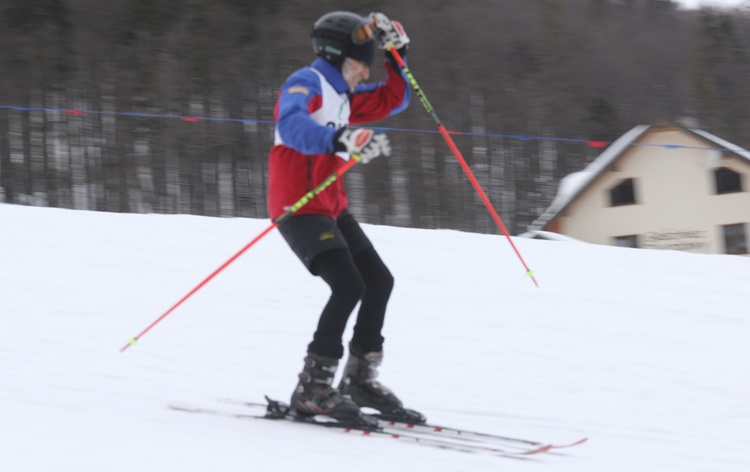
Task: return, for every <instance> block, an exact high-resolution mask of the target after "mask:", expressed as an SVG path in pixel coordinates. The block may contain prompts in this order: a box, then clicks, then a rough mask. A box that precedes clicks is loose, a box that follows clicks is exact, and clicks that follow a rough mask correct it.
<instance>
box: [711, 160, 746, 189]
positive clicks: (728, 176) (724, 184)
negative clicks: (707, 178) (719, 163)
mask: <svg viewBox="0 0 750 472" xmlns="http://www.w3.org/2000/svg"><path fill="white" fill-rule="evenodd" d="M714 182H715V183H716V194H717V195H721V194H723V193H734V192H741V191H742V175H741V174H739V173H737V172H735V171H733V170H732V169H727V168H726V167H721V168H719V169H716V170H715V171H714Z"/></svg>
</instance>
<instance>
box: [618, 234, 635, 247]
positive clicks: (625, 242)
mask: <svg viewBox="0 0 750 472" xmlns="http://www.w3.org/2000/svg"><path fill="white" fill-rule="evenodd" d="M613 239H614V245H615V246H617V247H640V246H639V245H638V236H637V235H635V234H631V235H628V236H615V237H614V238H613Z"/></svg>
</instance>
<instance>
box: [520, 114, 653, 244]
mask: <svg viewBox="0 0 750 472" xmlns="http://www.w3.org/2000/svg"><path fill="white" fill-rule="evenodd" d="M649 128H650V126H649V125H638V126H636V127H635V128H633V129H631V130H630V131H628V132H627V133H625V134H623V135H622V136H620V138H619V139H617V141H615V142H613V143H612V144H610V146H609V147H608V148H607V149H606V150H605V151H604V152H603V153H601V154H599V157H597V158H596V159H594V160H593V161H592V162H591V163H590V164H589V165H588V166H586V168H585V169H583V170H582V171H579V172H574V173H572V174H568V175H566V176H565V177H563V179H562V180H561V181H560V186H559V187H558V189H557V195H556V196H555V199H554V200H552V203H551V204H550V206H549V207H548V208H547V210H546V211H545V212H544V213H542V215H541V216H540V217H539V218H537V219H536V220H534V222H533V223H531V225H530V226H529V231H538V230H541V229H542V228H543V227H544V225H545V224H547V222H548V221H549V220H551V219H552V218H553V217H554V216H555V215H557V213H559V212H560V211H561V210H562V209H563V208H565V207H566V206H567V205H568V204H569V203H570V202H571V201H572V200H573V199H574V198H575V197H576V196H577V195H578V194H579V193H580V192H581V191H582V190H583V189H584V188H586V187H587V186H588V185H589V184H590V183H591V182H592V181H593V180H594V179H595V178H596V177H597V176H598V175H599V174H600V173H601V172H602V171H603V170H604V169H606V168H607V167H609V165H610V164H612V162H614V160H615V159H617V157H618V156H619V155H620V154H621V153H622V152H623V151H624V150H625V149H626V148H627V147H628V146H630V145H631V144H632V143H633V141H635V140H636V139H638V138H639V137H640V136H641V135H642V134H643V133H644V132H646V130H648V129H649Z"/></svg>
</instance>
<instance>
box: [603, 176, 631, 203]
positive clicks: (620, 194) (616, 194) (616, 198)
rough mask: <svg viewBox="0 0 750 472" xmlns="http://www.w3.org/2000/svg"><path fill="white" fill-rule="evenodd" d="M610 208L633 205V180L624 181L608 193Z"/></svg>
mask: <svg viewBox="0 0 750 472" xmlns="http://www.w3.org/2000/svg"><path fill="white" fill-rule="evenodd" d="M609 196H610V199H611V202H612V206H620V205H633V204H635V184H634V180H633V179H626V180H623V181H622V182H620V183H619V184H617V186H616V187H614V188H613V189H612V190H610V191H609Z"/></svg>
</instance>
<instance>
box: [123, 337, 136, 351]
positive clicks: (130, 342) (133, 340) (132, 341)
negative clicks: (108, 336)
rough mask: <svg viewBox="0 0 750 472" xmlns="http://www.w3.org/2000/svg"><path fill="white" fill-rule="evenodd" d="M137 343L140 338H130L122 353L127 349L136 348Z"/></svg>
mask: <svg viewBox="0 0 750 472" xmlns="http://www.w3.org/2000/svg"><path fill="white" fill-rule="evenodd" d="M136 343H138V338H130V339H129V340H128V343H127V344H126V345H124V346H123V347H122V349H120V352H123V351H124V350H125V349H127V348H129V347H130V346H135V345H136Z"/></svg>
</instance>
